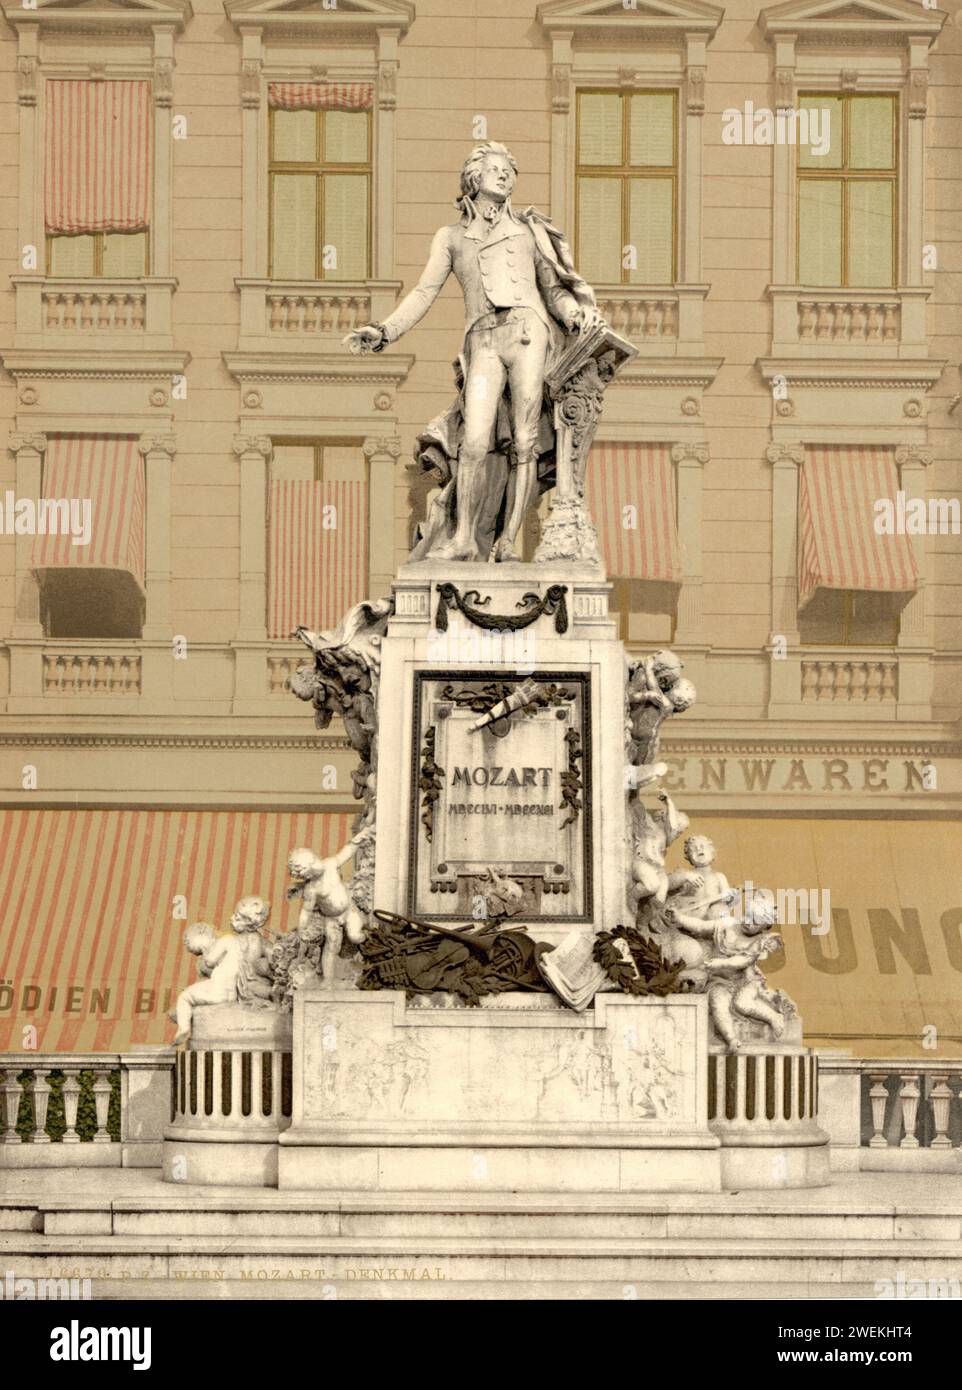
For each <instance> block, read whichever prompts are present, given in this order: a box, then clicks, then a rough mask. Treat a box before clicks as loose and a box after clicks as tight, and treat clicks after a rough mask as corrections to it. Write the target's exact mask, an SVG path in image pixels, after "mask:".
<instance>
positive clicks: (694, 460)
mask: <svg viewBox="0 0 962 1390" xmlns="http://www.w3.org/2000/svg"><path fill="white" fill-rule="evenodd" d="M671 461H672V463H682V464H684V463H687V464H697V465H698V466H699V467H700V468H703V467H704V465H705V464H706V463H707V462H708V445H707V444H695V443H692V442H690V441H686V442H685V443H684V444H673V445H672V446H671Z"/></svg>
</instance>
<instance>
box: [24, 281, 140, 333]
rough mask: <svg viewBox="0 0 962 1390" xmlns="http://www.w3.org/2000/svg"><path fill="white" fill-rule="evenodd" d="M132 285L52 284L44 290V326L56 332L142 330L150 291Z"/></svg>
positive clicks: (134, 331) (137, 331)
mask: <svg viewBox="0 0 962 1390" xmlns="http://www.w3.org/2000/svg"><path fill="white" fill-rule="evenodd" d="M134 285H136V282H133V284H131V285H124V284H111V283H98V285H97V286H96V288H60V287H56V288H54V287H53V286H48V287H47V288H45V289H44V290H43V292H42V302H43V323H44V328H45V329H47V330H51V331H54V332H58V331H62V332H67V333H72V332H77V333H94V332H117V331H123V332H130V333H142V332H143V330H144V325H145V322H146V313H147V295H146V293H145V291H144V290H142V289H140V288H135V287H134Z"/></svg>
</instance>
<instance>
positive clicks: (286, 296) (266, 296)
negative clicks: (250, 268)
mask: <svg viewBox="0 0 962 1390" xmlns="http://www.w3.org/2000/svg"><path fill="white" fill-rule="evenodd" d="M236 284H237V287H238V289H239V290H240V295H241V335H240V343H241V346H244V345H245V344H247V345H250V346H254V345H263V346H266V345H270V346H271V347H279V346H283V345H284V343H285V342H286V343H289V344H290V345H291V346H299V345H302V344H303V341H304V339H305V338H309V339H314V340H316V339H319V338H320V339H323V338H330V339H332V340H336V339H340V338H342V337H343V336H344V334H345V333H350V332H351V331H352V330H353V329H355V328H359V327H360V326H361V325H362V324H365V323H370V322H372V321H380V320H382V319H384V318H386V317H387V315H388V314H389V313H390V312H391V310H392V309H393V308H394V305H395V303H396V302H397V295H398V290H399V289H400V285H399V284H398V283H397V282H396V281H393V280H392V281H386V280H383V281H382V280H359V281H344V280H336V281H334V280H332V281H329V282H328V281H321V280H238V281H237V282H236Z"/></svg>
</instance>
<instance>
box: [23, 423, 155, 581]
mask: <svg viewBox="0 0 962 1390" xmlns="http://www.w3.org/2000/svg"><path fill="white" fill-rule="evenodd" d="M42 492H43V496H44V497H46V498H53V499H56V500H57V501H59V502H60V503H61V509H60V510H61V512H63V506H62V503H63V502H65V501H66V502H68V503H69V502H70V501H74V502H80V503H83V502H84V501H85V500H89V502H90V519H91V524H90V541H89V544H87V545H75V544H74V543H73V537H72V536H71V534H70V533H69V531H64V528H63V526H62V523H60V522H58V528H59V530H60V531H61V534H58V535H38V536H37V537H36V539H35V541H34V545H33V562H32V563H33V568H34V569H74V568H76V567H78V566H79V567H82V568H86V569H108V570H126V571H127V573H128V574H132V575H133V577H134V579H136V581H137V583H138V584H139V585H140V587H141V588H143V587H144V507H145V497H144V462H143V459H142V458H141V457H140V454H139V453H138V450H137V440H136V439H133V438H130V437H129V436H126V435H76V434H63V435H52V436H51V437H50V439H49V442H48V444H47V453H46V457H45V459H44V467H43V485H42Z"/></svg>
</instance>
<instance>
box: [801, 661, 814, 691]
mask: <svg viewBox="0 0 962 1390" xmlns="http://www.w3.org/2000/svg"><path fill="white" fill-rule="evenodd" d="M817 683H818V676H817V672H816V670H815V666H814V665H813V663H812V662H811V661H803V662H802V699H803V700H814V699H815V696H816V687H817Z"/></svg>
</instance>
